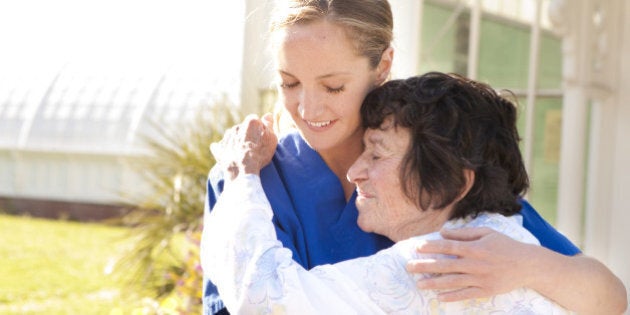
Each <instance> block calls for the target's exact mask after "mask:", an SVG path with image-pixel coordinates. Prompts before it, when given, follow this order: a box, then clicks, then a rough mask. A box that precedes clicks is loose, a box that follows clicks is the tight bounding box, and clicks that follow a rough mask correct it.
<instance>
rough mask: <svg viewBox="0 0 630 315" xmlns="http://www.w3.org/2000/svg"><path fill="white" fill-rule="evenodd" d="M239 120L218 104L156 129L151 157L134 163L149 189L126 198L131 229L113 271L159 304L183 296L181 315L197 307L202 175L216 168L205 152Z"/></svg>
mask: <svg viewBox="0 0 630 315" xmlns="http://www.w3.org/2000/svg"><path fill="white" fill-rule="evenodd" d="M240 116H241V115H240V114H239V113H238V112H236V111H235V110H234V106H231V105H230V104H227V103H221V104H215V105H213V106H210V107H208V106H206V107H203V108H202V109H201V110H200V112H199V114H198V115H196V118H195V119H194V121H192V122H187V123H186V125H181V126H171V128H164V127H163V126H159V127H160V128H155V130H156V131H158V133H157V134H158V136H157V137H151V138H146V143H147V146H148V149H149V150H148V152H150V153H149V154H148V155H147V156H145V157H143V158H140V159H138V160H137V161H135V162H134V163H133V166H134V169H136V170H138V173H139V175H140V176H142V178H143V179H144V181H145V182H146V183H147V184H148V187H149V189H148V191H147V193H146V194H142V195H139V196H127V198H126V199H128V200H130V205H131V208H132V211H131V212H130V213H129V214H128V215H127V216H125V217H124V223H125V224H127V225H129V226H131V229H130V234H129V242H128V244H129V246H128V250H127V251H126V254H125V255H124V256H122V257H121V259H120V260H119V261H118V264H117V267H118V268H117V270H118V271H119V274H121V273H123V274H124V275H125V278H126V280H131V281H133V282H134V283H138V282H140V284H141V285H142V286H143V287H145V288H150V289H152V292H153V293H154V294H155V297H156V298H158V299H160V298H162V299H163V298H165V297H168V296H172V295H173V293H177V291H178V290H179V291H182V292H180V293H183V292H185V294H182V295H185V296H186V297H187V300H186V301H183V302H182V304H188V305H180V306H178V307H179V308H180V309H182V308H183V309H185V311H186V312H188V311H193V312H196V309H197V308H198V307H199V304H200V303H201V279H202V274H201V271H200V269H199V257H198V246H199V244H198V241H199V236H200V233H201V232H200V231H201V224H202V216H203V209H204V198H205V194H206V180H207V174H208V171H209V170H210V168H211V167H212V166H213V165H214V163H215V161H214V158H213V157H212V155H211V154H210V150H209V149H208V147H209V145H210V143H212V142H215V141H219V140H220V139H221V137H222V136H223V133H224V131H225V130H226V129H227V128H229V127H231V126H232V125H234V124H235V123H237V122H239V121H240ZM155 127H157V126H155ZM191 269H192V270H191ZM191 291H194V292H191ZM191 308H192V309H191Z"/></svg>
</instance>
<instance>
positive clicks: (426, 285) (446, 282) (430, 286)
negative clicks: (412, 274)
mask: <svg viewBox="0 0 630 315" xmlns="http://www.w3.org/2000/svg"><path fill="white" fill-rule="evenodd" d="M469 278H470V277H469V276H467V275H463V274H445V275H439V276H434V277H429V278H425V279H420V280H418V281H417V282H416V286H417V287H418V288H419V289H421V290H447V291H455V290H460V289H463V288H468V287H470V286H471V284H472V283H471V281H470V280H469Z"/></svg>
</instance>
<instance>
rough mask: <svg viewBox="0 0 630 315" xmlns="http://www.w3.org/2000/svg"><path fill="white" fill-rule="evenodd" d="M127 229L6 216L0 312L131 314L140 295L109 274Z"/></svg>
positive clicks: (1, 230) (0, 251)
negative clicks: (126, 288)
mask: <svg viewBox="0 0 630 315" xmlns="http://www.w3.org/2000/svg"><path fill="white" fill-rule="evenodd" d="M125 231H126V229H125V228H121V227H112V226H107V225H103V224H93V223H78V222H67V221H52V220H44V219H35V218H25V217H15V216H8V215H0V236H1V238H0V239H1V241H2V243H1V244H0V257H1V258H0V314H49V315H52V314H131V313H132V309H133V308H134V307H137V306H139V305H141V303H142V299H141V298H138V297H139V296H140V294H138V293H137V292H129V291H128V290H124V289H122V286H121V285H120V284H119V281H116V279H114V277H113V276H111V275H109V272H108V269H110V267H111V265H112V262H113V261H114V260H115V258H116V257H117V255H118V254H119V253H120V252H121V250H122V249H121V245H122V244H123V243H124V242H123V241H124V236H125ZM134 313H136V312H134Z"/></svg>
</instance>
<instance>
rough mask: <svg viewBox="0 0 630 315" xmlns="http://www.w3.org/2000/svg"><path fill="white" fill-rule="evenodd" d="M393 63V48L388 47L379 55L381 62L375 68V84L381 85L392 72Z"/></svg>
mask: <svg viewBox="0 0 630 315" xmlns="http://www.w3.org/2000/svg"><path fill="white" fill-rule="evenodd" d="M393 62H394V47H392V46H389V47H388V48H387V49H385V51H384V52H383V54H382V55H381V61H380V62H379V63H378V65H377V66H376V84H377V85H381V84H382V83H383V82H385V80H387V78H388V77H389V74H390V72H391V70H392V63H393Z"/></svg>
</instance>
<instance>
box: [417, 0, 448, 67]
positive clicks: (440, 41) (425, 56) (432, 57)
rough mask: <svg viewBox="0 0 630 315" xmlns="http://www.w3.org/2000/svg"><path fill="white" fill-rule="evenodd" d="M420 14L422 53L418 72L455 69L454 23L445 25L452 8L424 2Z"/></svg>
mask: <svg viewBox="0 0 630 315" xmlns="http://www.w3.org/2000/svg"><path fill="white" fill-rule="evenodd" d="M423 10H424V11H423V12H424V15H423V16H422V26H421V32H422V35H421V36H422V49H423V51H422V53H421V54H422V55H421V57H420V63H419V64H420V65H419V69H418V73H425V72H429V71H442V72H453V71H455V68H454V66H455V62H454V61H455V44H456V43H455V38H456V29H455V24H453V25H450V26H449V25H446V23H448V21H449V18H450V16H451V15H452V14H453V8H448V7H443V6H439V5H436V4H430V3H426V4H425V6H424V9H423Z"/></svg>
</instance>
